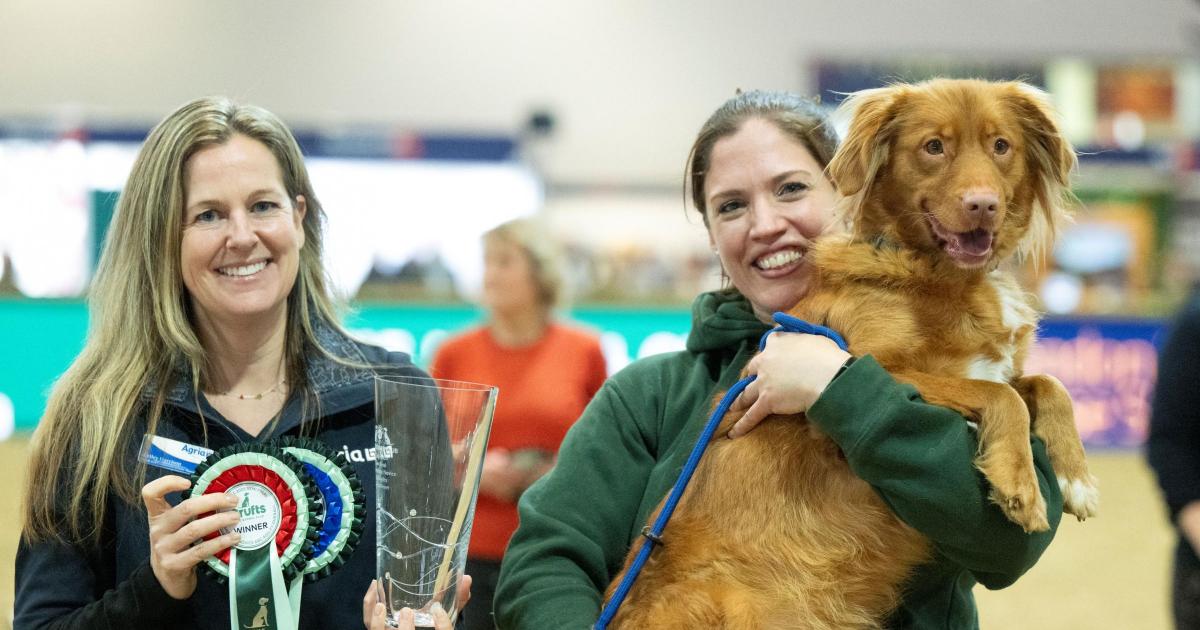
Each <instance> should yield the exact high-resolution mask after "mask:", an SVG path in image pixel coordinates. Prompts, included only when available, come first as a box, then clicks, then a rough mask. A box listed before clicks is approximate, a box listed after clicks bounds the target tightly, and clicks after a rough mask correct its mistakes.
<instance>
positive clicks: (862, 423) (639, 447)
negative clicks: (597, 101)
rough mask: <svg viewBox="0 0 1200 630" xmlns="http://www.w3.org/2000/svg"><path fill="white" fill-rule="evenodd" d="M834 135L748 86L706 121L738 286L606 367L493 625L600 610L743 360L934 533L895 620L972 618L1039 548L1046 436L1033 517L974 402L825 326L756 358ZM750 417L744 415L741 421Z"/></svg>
mask: <svg viewBox="0 0 1200 630" xmlns="http://www.w3.org/2000/svg"><path fill="white" fill-rule="evenodd" d="M835 148H836V139H835V137H834V136H833V133H832V131H831V130H830V129H829V126H828V125H827V124H826V120H825V119H824V117H823V115H822V114H821V113H820V112H819V111H818V110H817V108H816V107H814V106H813V105H812V104H811V103H809V102H808V101H806V100H805V99H802V98H799V97H796V96H794V95H790V94H783V93H765V92H748V93H743V94H739V95H737V96H736V97H734V98H733V99H730V100H729V101H727V102H726V103H725V104H724V105H723V106H722V107H721V108H720V109H718V110H717V111H716V112H715V113H714V114H713V115H712V117H711V118H710V119H709V120H708V122H707V123H706V124H705V125H704V127H703V128H702V129H701V131H700V134H699V136H698V137H697V139H696V142H695V144H694V145H693V147H692V152H691V156H690V158H689V161H688V170H687V177H688V184H689V187H690V189H691V191H692V200H693V202H694V204H695V206H696V208H697V210H698V211H699V212H700V214H701V216H702V217H703V219H704V223H705V225H706V227H707V228H708V233H709V237H710V241H711V243H712V246H713V250H714V252H715V253H716V255H717V256H718V258H719V259H720V261H721V265H722V267H723V269H724V272H725V274H726V275H727V277H728V279H729V282H730V284H731V285H732V286H731V287H730V288H728V289H726V290H723V291H718V292H713V293H705V294H702V295H700V296H699V297H697V298H696V301H695V303H694V305H693V307H692V312H693V323H692V331H691V333H690V335H689V337H688V341H687V348H686V350H684V351H681V352H677V353H671V354H662V355H656V356H653V357H648V358H646V359H643V360H640V361H637V362H635V363H634V364H632V365H630V366H629V367H627V368H626V369H624V370H622V371H621V372H619V373H618V374H616V375H614V376H613V377H612V378H611V379H609V381H608V382H607V383H606V384H605V386H604V387H603V388H602V389H601V390H600V392H599V393H598V394H597V395H596V397H595V399H594V400H593V401H592V403H591V404H590V405H589V406H588V407H587V409H586V410H585V411H584V413H583V416H582V417H581V418H580V419H579V421H578V422H577V423H576V424H575V425H574V428H572V430H571V431H570V433H569V434H568V435H567V438H566V441H565V442H563V446H562V450H561V451H560V454H559V459H558V464H557V466H556V467H555V468H554V470H553V471H552V472H551V473H550V474H549V475H547V476H545V477H543V478H542V480H541V481H539V482H538V483H537V484H535V485H534V486H533V487H532V488H530V489H529V491H527V492H526V493H525V495H524V496H523V497H522V499H521V502H520V507H519V510H520V519H521V525H520V527H519V529H518V530H517V532H516V534H515V535H514V537H513V539H512V542H511V544H510V546H509V548H508V551H507V553H506V555H505V560H504V566H503V568H502V571H501V576H500V583H499V586H498V588H497V591H496V604H495V605H496V618H497V623H498V624H499V626H500V627H501V628H506V629H507V628H577V629H582V628H586V627H589V626H590V625H591V624H592V623H594V622H595V621H596V619H597V618H598V616H599V612H600V607H601V605H602V603H603V602H602V598H603V592H604V589H605V588H606V587H607V586H608V584H609V582H611V581H612V579H613V578H614V576H616V575H617V573H618V572H619V571H620V570H621V568H622V564H623V561H624V558H625V555H626V553H627V551H628V550H629V548H630V545H631V544H632V543H634V542H636V540H637V539H639V538H640V536H639V533H640V531H641V529H642V526H643V525H644V524H645V523H646V521H647V518H648V517H649V515H650V513H651V512H652V510H654V508H655V507H656V506H657V504H658V503H659V501H660V500H661V499H662V497H663V496H665V495H666V494H667V493H668V492H669V490H670V488H671V485H672V484H673V483H674V482H675V479H676V477H677V475H678V474H679V471H680V469H681V468H682V467H683V463H684V462H685V461H686V459H687V457H688V454H689V452H690V451H691V449H692V446H693V445H694V444H695V442H696V439H697V437H698V436H699V434H700V431H701V429H702V428H703V425H704V421H705V419H706V417H707V416H708V414H709V412H710V411H711V406H712V401H713V398H714V395H715V394H717V393H719V392H721V391H724V390H726V389H728V388H729V387H730V386H731V385H732V384H733V383H734V382H735V381H736V380H737V378H738V376H739V373H740V372H741V370H742V369H743V368H745V367H746V366H747V364H748V363H749V365H750V370H751V371H752V372H756V373H757V374H758V381H757V382H756V384H755V388H754V391H753V400H747V401H746V402H743V403H742V406H748V405H749V403H751V402H752V403H753V407H754V410H753V412H752V413H750V414H748V415H751V416H754V417H757V418H761V417H764V416H765V415H766V414H767V413H799V412H805V413H806V414H807V416H808V419H809V420H810V421H811V422H813V423H815V424H816V425H817V426H818V427H819V428H821V429H822V430H823V431H824V432H825V433H826V434H827V435H829V436H830V437H831V438H832V439H833V440H834V441H835V442H837V443H838V444H839V446H841V447H842V450H843V451H844V452H845V453H846V456H847V458H848V459H849V460H850V464H851V467H852V468H853V469H854V470H855V471H856V472H857V473H858V474H859V475H860V476H861V477H862V478H863V479H864V480H865V481H867V482H868V483H870V484H871V485H872V486H874V487H875V488H876V490H877V491H878V492H879V493H880V494H881V495H882V496H883V498H884V499H885V501H886V502H887V504H888V505H889V506H891V508H892V509H893V510H894V511H895V512H896V514H897V515H898V516H899V517H900V518H901V519H903V520H904V521H905V522H906V523H908V524H909V525H911V526H912V527H914V528H916V529H917V530H919V531H920V532H921V533H923V534H924V535H925V536H926V537H927V538H928V539H929V540H930V541H931V542H932V543H933V547H934V552H933V558H932V560H931V561H930V562H928V563H927V564H925V565H923V566H921V567H920V568H919V569H918V570H917V572H916V574H915V575H914V576H913V578H912V579H911V581H910V582H909V584H908V585H907V587H906V589H905V596H904V600H903V602H902V603H901V605H900V608H899V609H898V610H897V611H896V613H895V614H894V615H893V616H892V618H891V619H889V621H888V624H887V625H888V627H889V628H934V627H936V628H973V627H977V626H978V620H977V614H976V609H975V602H974V598H973V596H972V594H971V589H972V587H973V586H974V585H975V584H976V583H981V584H983V585H984V586H986V587H988V588H1002V587H1004V586H1007V585H1009V584H1011V583H1012V582H1013V581H1015V580H1016V579H1017V578H1018V577H1019V576H1020V575H1021V574H1023V573H1024V572H1025V571H1026V570H1028V569H1029V568H1030V567H1031V566H1033V564H1034V562H1036V560H1037V559H1038V558H1039V557H1040V556H1041V553H1042V551H1043V550H1045V548H1046V546H1047V545H1048V544H1049V543H1050V540H1051V539H1052V538H1053V536H1054V531H1055V529H1056V528H1057V526H1058V520H1059V518H1060V515H1061V512H1062V497H1061V494H1060V492H1059V489H1058V484H1057V481H1056V479H1055V477H1054V473H1053V472H1052V471H1051V469H1050V466H1049V462H1048V460H1047V458H1046V452H1045V447H1044V445H1042V444H1041V443H1040V442H1038V441H1037V440H1036V439H1035V441H1034V445H1033V446H1034V449H1033V450H1034V457H1035V460H1036V464H1037V469H1038V476H1039V481H1040V483H1041V492H1042V495H1043V496H1044V497H1045V498H1046V502H1047V510H1048V512H1049V514H1050V520H1051V528H1050V530H1049V531H1047V532H1041V533H1035V534H1026V533H1025V532H1023V531H1022V530H1021V528H1020V527H1019V526H1017V525H1015V524H1013V523H1011V522H1009V521H1008V520H1007V519H1005V518H1004V516H1003V514H1002V513H1001V512H1000V510H999V509H998V508H997V507H996V506H994V505H992V504H991V503H990V502H989V500H988V486H987V482H986V481H985V480H984V479H983V478H982V476H981V475H980V474H979V473H978V471H976V470H975V467H974V465H973V464H972V460H973V459H974V456H975V450H976V438H975V435H974V433H973V432H972V431H971V429H970V428H969V425H968V424H967V423H966V422H965V421H964V419H963V418H962V417H961V416H959V415H958V414H956V413H954V412H952V411H949V410H947V409H944V408H941V407H936V406H932V405H928V404H926V403H924V402H923V401H922V400H921V399H920V397H919V396H918V395H917V393H916V391H915V390H914V389H913V388H912V387H910V386H908V385H902V384H900V383H898V382H896V381H895V380H894V379H893V378H892V377H891V376H890V375H889V374H888V373H887V372H886V371H884V370H883V369H882V368H881V367H880V366H879V364H878V363H876V362H875V361H874V360H873V359H872V358H871V357H869V356H867V357H863V358H861V359H859V360H857V361H854V362H852V363H848V362H847V359H848V358H849V355H848V354H847V353H845V352H844V351H842V350H840V349H839V348H838V347H837V346H836V345H834V344H833V342H831V341H829V340H828V339H826V338H824V337H818V336H813V335H803V334H777V335H772V337H771V340H770V342H769V343H768V344H767V347H766V350H765V351H764V352H763V353H762V354H760V355H759V356H758V357H757V358H755V359H754V361H753V362H750V359H751V358H752V357H754V356H755V353H756V351H757V347H758V340H759V337H760V336H761V335H762V334H763V333H764V332H765V331H766V330H768V329H769V327H770V325H769V324H768V322H769V321H770V317H771V315H772V313H774V312H775V311H781V310H786V309H787V308H789V307H791V306H792V305H793V304H795V303H796V302H797V301H799V300H800V298H802V297H803V296H804V295H805V293H806V292H807V290H808V279H809V274H810V271H811V269H810V267H809V263H808V260H807V258H806V256H805V254H806V253H807V251H808V248H809V247H810V245H811V243H812V241H813V239H815V238H816V237H817V236H818V235H819V234H821V233H822V232H824V231H825V230H826V229H827V228H829V227H830V225H831V222H832V217H833V204H834V200H835V198H836V193H835V191H834V189H833V187H832V185H831V184H830V182H829V180H828V179H827V178H826V177H825V175H824V168H825V166H826V165H827V164H828V162H829V160H830V158H831V157H832V155H833V152H834V150H835ZM843 367H844V368H845V369H843ZM839 371H840V372H839ZM901 427H904V430H900V428H901ZM914 427H916V429H914ZM748 430H752V427H751V426H749V423H747V424H746V425H742V426H737V427H735V429H734V431H732V432H731V436H736V435H740V434H742V433H744V432H745V431H748ZM851 447H852V448H851ZM900 471H903V474H902V475H901V474H900ZM667 531H668V532H669V531H670V529H669V527H668V530H667ZM796 625H797V627H804V621H803V620H797V624H796Z"/></svg>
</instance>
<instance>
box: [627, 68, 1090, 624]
mask: <svg viewBox="0 0 1200 630" xmlns="http://www.w3.org/2000/svg"><path fill="white" fill-rule="evenodd" d="M845 107H846V108H847V109H848V110H849V111H852V112H854V117H853V121H852V124H851V127H850V131H849V134H848V136H847V138H846V140H845V142H844V143H843V144H842V146H841V148H840V150H839V151H838V153H837V155H835V156H834V159H833V161H832V162H831V163H830V165H829V173H830V175H831V178H832V179H833V181H834V182H835V184H836V185H837V186H838V189H839V192H840V193H841V194H842V195H843V198H842V200H841V202H840V204H841V205H840V207H839V209H840V213H841V215H842V216H843V217H844V218H846V220H847V222H848V224H849V226H850V232H849V234H847V235H842V236H830V237H826V238H823V239H821V240H820V241H818V244H817V245H816V246H815V247H814V249H813V250H812V251H811V252H810V254H809V255H810V256H811V261H812V264H813V265H814V268H815V270H816V274H815V275H816V281H815V283H814V287H813V289H812V290H811V291H810V292H809V294H808V295H807V296H806V297H805V298H804V299H803V300H802V301H801V303H800V304H798V305H797V306H796V307H795V308H794V309H793V310H792V311H791V312H792V314H794V315H796V316H798V317H800V318H802V319H805V320H807V321H811V322H817V323H822V324H825V325H828V326H830V327H832V328H833V329H835V330H838V331H840V332H842V334H843V335H844V337H845V338H846V339H847V341H848V342H849V344H850V350H851V352H852V353H853V354H855V355H858V356H861V355H864V354H871V355H872V356H874V357H875V358H876V359H877V360H878V361H879V362H880V363H881V364H882V365H883V366H884V367H885V368H887V369H888V370H889V371H890V372H891V373H892V375H893V376H895V377H896V378H897V379H898V380H901V381H904V382H908V383H911V384H913V385H914V386H916V387H917V389H918V390H919V391H920V392H921V394H922V396H923V397H924V398H925V400H927V401H929V402H931V403H935V404H939V405H944V406H947V407H950V408H953V409H955V410H957V411H959V412H960V413H962V414H963V415H964V416H965V417H967V418H969V419H971V420H974V421H976V422H978V427H979V457H978V459H977V461H976V465H977V466H978V468H979V469H980V470H981V471H982V472H983V473H984V475H985V476H986V477H987V478H988V479H989V481H990V482H991V485H992V488H993V495H992V499H993V501H995V502H996V503H997V504H998V505H999V506H1000V508H1001V509H1002V510H1004V512H1005V514H1006V515H1007V516H1008V517H1009V518H1010V519H1011V520H1013V521H1014V522H1016V523H1018V524H1020V525H1021V526H1022V527H1023V528H1025V529H1026V530H1027V531H1034V530H1044V529H1046V528H1047V527H1048V526H1049V525H1048V522H1047V518H1046V504H1045V501H1044V499H1043V498H1042V497H1041V495H1040V492H1039V490H1038V483H1037V476H1036V473H1035V470H1034V465H1033V457H1032V452H1031V449H1030V443H1029V432H1030V430H1031V425H1032V431H1033V432H1034V433H1035V434H1037V435H1038V436H1039V437H1041V438H1042V439H1043V440H1044V441H1045V442H1046V444H1047V448H1048V453H1049V455H1050V458H1051V462H1052V464H1053V466H1054V469H1055V471H1056V473H1057V474H1058V475H1059V481H1060V485H1062V486H1063V487H1064V490H1065V492H1064V495H1065V503H1066V506H1065V511H1068V512H1070V513H1073V514H1075V515H1076V516H1078V517H1079V518H1081V519H1082V518H1084V517H1086V516H1088V515H1091V514H1092V513H1094V511H1095V500H1096V495H1095V490H1094V486H1093V485H1092V484H1093V479H1092V477H1091V475H1090V474H1089V473H1088V471H1087V465H1086V462H1085V460H1084V453H1083V448H1082V446H1081V444H1080V442H1079V437H1078V435H1077V433H1076V431H1075V425H1074V417H1073V412H1072V408H1071V401H1070V398H1069V397H1068V395H1067V393H1066V390H1065V389H1064V388H1063V387H1062V385H1061V384H1060V383H1059V382H1058V381H1057V380H1055V379H1054V378H1053V377H1050V376H1043V375H1036V376H1024V375H1023V374H1022V372H1021V366H1022V363H1023V361H1024V358H1025V354H1026V351H1027V350H1028V348H1029V346H1030V344H1031V343H1032V342H1033V339H1034V333H1035V330H1036V326H1037V316H1036V312H1035V311H1034V309H1033V308H1032V307H1031V306H1030V304H1029V302H1028V300H1027V298H1026V296H1025V294H1024V293H1023V292H1022V291H1021V290H1020V288H1019V287H1018V286H1017V284H1016V282H1015V280H1013V278H1012V277H1011V276H1009V275H1008V274H1006V273H1004V272H1002V271H998V270H997V266H998V265H999V264H1000V263H1002V262H1004V261H1005V260H1007V259H1009V258H1011V257H1013V255H1014V254H1017V253H1020V254H1022V255H1030V254H1032V255H1036V254H1037V253H1038V252H1040V251H1044V250H1045V249H1046V248H1047V247H1049V246H1050V245H1051V244H1052V241H1053V238H1054V234H1055V230H1056V227H1057V225H1058V224H1059V223H1060V222H1061V221H1062V220H1063V219H1064V218H1065V209H1064V208H1065V199H1066V198H1067V197H1068V196H1069V192H1068V176H1069V173H1070V171H1071V170H1072V168H1073V167H1074V165H1075V156H1074V153H1073V150H1072V149H1071V147H1070V145H1069V144H1068V143H1067V141H1066V140H1064V139H1063V138H1062V137H1061V135H1060V134H1059V133H1058V131H1057V128H1056V126H1055V124H1054V122H1053V118H1052V116H1051V114H1050V110H1049V107H1048V105H1047V103H1046V100H1045V98H1044V95H1042V94H1041V93H1040V92H1038V91H1037V90H1035V89H1033V88H1030V87H1029V86H1026V85H1024V84H1020V83H989V82H983V81H964V80H934V81H930V82H926V83H923V84H919V85H896V86H892V87H888V88H882V89H879V90H871V91H867V92H863V93H859V94H858V95H855V96H854V97H853V98H851V99H850V100H849V102H848V103H847V105H846V106H845ZM932 139H937V140H938V144H936V145H931V144H930V141H931V140H932ZM998 140H1003V141H1004V143H1003V144H1001V143H999V142H998ZM937 149H941V150H940V151H938V150H937ZM981 195H982V196H981ZM991 197H995V201H996V202H997V203H996V204H994V205H993V206H991V207H990V209H988V205H987V204H986V203H984V205H979V204H978V203H976V202H977V201H978V200H979V199H984V201H985V202H986V200H987V199H990V198H991ZM981 209H982V210H981ZM985 245H986V247H985ZM985 249H986V250H987V251H986V252H984V250H985ZM736 420H737V417H736V414H733V413H731V414H728V417H726V418H725V419H724V421H723V422H722V424H721V426H720V428H719V429H718V430H717V433H716V435H717V436H718V437H716V438H714V440H713V442H712V443H711V444H710V446H709V449H708V451H707V453H706V454H705V457H704V459H702V460H701V464H700V467H699V469H698V470H697V472H696V475H695V477H694V478H693V481H692V483H691V485H690V487H689V488H688V490H687V492H686V493H685V494H684V496H683V498H682V500H681V502H680V504H679V506H678V508H677V510H676V512H675V515H674V517H673V518H672V520H671V522H670V524H669V526H668V527H667V529H666V532H665V535H664V539H665V540H666V544H665V545H664V546H662V547H659V548H658V549H657V550H656V551H655V554H654V556H653V557H652V559H651V561H650V562H649V563H647V565H646V567H645V568H644V569H643V571H642V573H641V576H640V577H639V579H638V581H637V582H636V584H635V586H634V587H633V589H632V590H631V592H630V594H629V596H628V598H627V599H626V601H625V603H624V605H623V606H622V608H621V611H620V614H619V615H618V616H617V618H616V619H615V620H614V623H613V625H612V626H611V627H614V628H656V629H672V628H678V629H684V628H687V629H691V628H830V629H833V628H837V629H844V628H873V627H877V626H878V625H879V624H880V623H881V622H882V621H883V620H884V619H885V618H886V617H887V615H888V614H889V613H890V612H891V611H893V610H894V609H895V607H896V606H897V605H898V602H899V598H900V588H901V586H902V585H903V583H904V581H905V579H906V578H907V577H908V576H909V575H910V574H911V572H912V569H913V568H914V567H916V566H917V565H918V564H920V563H922V562H923V561H925V560H926V559H927V558H928V557H929V553H930V552H929V543H928V541H926V540H925V539H924V537H923V536H922V535H921V534H919V533H918V532H917V531H915V530H913V529H912V528H910V527H909V526H907V525H906V524H904V523H903V522H901V521H900V519H899V518H897V517H896V516H895V514H894V513H893V512H892V511H891V510H890V509H889V508H888V507H887V506H886V505H885V504H884V503H883V501H882V499H881V498H880V497H879V495H878V494H877V493H876V492H875V491H874V490H873V489H872V488H871V487H870V486H868V485H867V483H866V482H864V481H862V480H861V479H859V478H857V477H856V476H855V475H854V474H853V473H852V472H851V471H850V468H849V466H848V465H847V463H846V460H845V458H844V456H843V455H842V454H841V452H840V450H839V449H838V447H837V446H836V445H835V444H834V443H833V442H832V441H831V440H829V439H828V438H827V437H825V436H824V435H822V434H821V433H820V431H819V430H817V429H816V428H815V427H814V426H813V425H811V424H809V423H808V422H806V421H805V419H804V418H803V416H791V417H784V416H772V417H769V418H767V419H766V420H764V421H763V422H762V424H760V425H759V426H758V427H757V428H755V429H754V430H752V431H750V432H749V433H748V434H747V435H745V436H744V437H741V438H739V439H737V440H726V439H721V437H723V436H724V435H725V433H727V432H728V430H729V428H730V427H731V426H732V425H733V423H734V422H735V421H736ZM751 489H752V490H751ZM636 552H637V546H635V548H634V549H633V550H631V552H630V554H629V558H628V559H627V561H626V569H627V568H628V563H629V561H630V560H632V558H633V556H634V555H635V554H636ZM622 573H623V572H622ZM619 580H620V576H618V579H617V580H615V581H614V582H613V584H614V585H615V584H617V583H618V582H619ZM612 590H613V588H612V587H610V589H609V593H608V594H609V595H610V596H611V593H612Z"/></svg>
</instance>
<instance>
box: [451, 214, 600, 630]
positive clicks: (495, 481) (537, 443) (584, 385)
mask: <svg viewBox="0 0 1200 630" xmlns="http://www.w3.org/2000/svg"><path fill="white" fill-rule="evenodd" d="M483 256H484V272H483V296H482V304H483V307H484V310H485V311H486V321H485V322H484V323H483V325H481V326H479V327H478V328H474V329H471V330H468V331H466V332H464V333H462V334H460V335H458V336H456V337H452V338H450V339H448V340H446V341H445V342H444V343H443V344H442V346H441V347H440V348H439V349H438V351H437V352H436V354H435V356H434V358H433V362H432V364H431V365H430V373H431V374H432V375H433V376H434V377H437V378H444V379H451V380H461V381H472V382H478V383H487V384H490V385H495V386H498V387H499V388H500V397H499V399H498V400H497V403H496V414H495V418H494V420H493V425H492V435H491V439H490V441H489V444H488V451H487V456H486V457H485V458H484V465H483V478H482V480H481V481H480V485H479V502H478V504H477V506H476V508H475V521H474V524H473V526H472V533H471V545H470V548H469V550H468V554H467V571H466V573H467V574H469V575H470V576H471V577H472V587H471V599H472V606H471V607H470V608H467V609H465V610H464V611H463V617H462V620H461V621H460V628H465V629H466V630H476V629H482V628H487V629H489V630H490V629H491V628H494V627H495V625H494V621H493V618H492V613H491V611H492V594H493V592H494V590H495V585H496V580H497V578H498V577H499V575H500V560H501V558H502V557H503V556H504V549H505V547H506V546H507V545H508V539H509V538H510V537H511V536H512V533H513V531H515V530H516V528H517V499H518V498H519V497H520V496H521V493H522V492H524V491H525V489H526V488H528V487H529V485H530V484H532V483H533V482H534V481H536V480H537V479H538V478H539V477H541V476H542V475H543V474H545V473H546V472H547V471H548V470H550V468H551V467H553V466H554V460H555V456H556V453H557V452H558V447H559V444H560V443H561V442H562V440H563V437H564V436H565V435H566V433H567V429H569V428H570V427H571V425H572V424H573V423H574V422H575V420H576V418H578V417H579V415H580V414H581V413H582V412H583V408H584V407H585V406H586V405H587V403H588V402H589V401H590V400H591V399H592V396H593V395H594V394H595V393H596V391H597V390H599V389H600V386H601V384H603V383H604V379H605V377H606V376H607V371H606V368H605V362H604V355H603V354H602V353H601V351H600V342H599V340H598V339H597V338H596V337H595V336H594V335H592V334H590V333H587V332H584V331H582V330H578V329H575V328H572V327H569V326H566V325H563V324H561V323H559V322H556V321H554V317H553V315H552V311H553V309H554V307H555V306H556V305H557V304H558V303H559V300H560V297H561V294H562V284H563V282H562V273H561V270H560V266H559V263H558V255H557V251H556V248H555V245H554V243H553V241H552V240H551V239H550V238H548V236H547V235H546V234H544V233H543V232H542V230H540V229H539V227H538V225H537V224H536V223H534V222H533V221H532V220H529V219H517V220H514V221H510V222H508V223H504V224H502V225H500V226H499V227H496V228H494V229H492V230H490V231H488V232H487V233H485V234H484V235H483Z"/></svg>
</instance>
